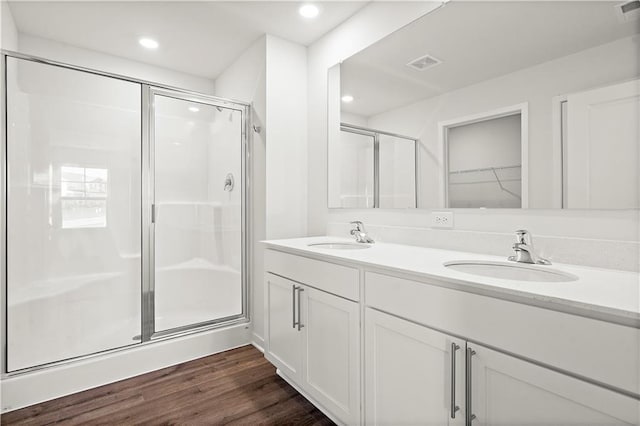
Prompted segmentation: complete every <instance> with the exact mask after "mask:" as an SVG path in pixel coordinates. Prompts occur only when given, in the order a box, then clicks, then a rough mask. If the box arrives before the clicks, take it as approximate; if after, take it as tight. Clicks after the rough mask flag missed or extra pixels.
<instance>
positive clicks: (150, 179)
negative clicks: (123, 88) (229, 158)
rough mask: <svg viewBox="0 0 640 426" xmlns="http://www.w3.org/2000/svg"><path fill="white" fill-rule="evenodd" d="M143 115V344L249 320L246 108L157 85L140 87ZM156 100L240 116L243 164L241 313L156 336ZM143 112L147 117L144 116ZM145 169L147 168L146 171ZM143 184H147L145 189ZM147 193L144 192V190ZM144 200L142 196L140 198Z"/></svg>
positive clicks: (240, 104)
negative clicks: (202, 105) (145, 144)
mask: <svg viewBox="0 0 640 426" xmlns="http://www.w3.org/2000/svg"><path fill="white" fill-rule="evenodd" d="M142 92H143V96H142V112H143V122H142V128H143V129H147V132H148V134H147V137H146V138H144V137H143V141H145V140H146V141H147V150H148V151H147V152H146V153H145V152H144V151H143V158H144V159H147V160H148V161H145V164H143V170H142V176H143V184H142V187H143V194H146V195H147V196H148V197H149V199H148V200H147V202H146V203H144V202H143V209H144V206H147V207H148V208H150V209H151V211H150V212H148V214H143V231H142V234H143V245H142V249H143V250H144V246H145V242H147V244H148V248H147V253H149V256H147V257H146V260H148V265H146V267H145V265H144V264H143V271H146V272H147V279H146V280H145V275H144V272H143V279H142V286H143V287H142V288H143V291H142V341H143V342H144V341H146V340H156V339H159V338H163V337H166V336H173V335H176V334H180V333H184V332H189V331H191V330H193V329H201V328H203V327H207V326H211V325H218V326H220V325H221V324H223V325H226V324H233V323H235V322H237V321H238V320H239V319H244V318H248V316H249V314H248V294H247V288H248V286H247V282H246V280H247V277H248V276H249V273H248V268H247V264H248V262H247V247H248V246H249V244H248V241H247V240H246V237H247V236H246V235H245V234H246V233H245V232H244V230H245V229H246V226H247V225H248V222H247V212H248V210H247V203H248V201H249V199H248V196H247V195H248V191H247V188H246V186H247V181H248V174H247V172H248V169H247V161H246V160H247V154H248V150H247V148H248V144H247V143H245V141H246V138H247V136H246V135H247V134H248V122H247V121H248V120H246V119H245V117H248V112H249V109H248V106H247V105H246V104H242V103H230V102H229V101H226V100H223V99H220V98H216V97H212V96H207V95H202V94H195V93H193V92H184V91H176V90H174V89H168V88H165V87H161V86H157V85H143V86H142ZM156 96H164V97H167V98H171V99H174V100H180V101H186V102H194V103H201V104H205V105H209V106H213V107H220V108H223V109H228V110H232V111H239V112H240V113H241V114H242V121H241V122H242V125H241V126H242V140H243V143H242V164H241V173H240V174H241V176H242V179H241V181H242V188H241V191H242V195H241V225H240V226H241V230H242V233H241V234H242V236H241V238H242V244H241V247H242V248H241V250H242V267H241V268H242V271H241V279H242V285H241V287H242V312H241V313H240V314H237V315H232V316H228V317H223V318H217V319H212V320H208V321H203V322H199V323H195V324H188V325H183V326H179V327H175V328H171V329H168V330H162V331H159V332H157V331H156V330H155V260H156V256H155V216H156V209H155V206H156V201H155V117H156V116H155V111H156V108H155V103H154V102H153V100H154V98H155V97H156ZM145 111H146V112H147V114H145ZM145 115H146V116H147V117H146V120H145V117H144V116H145ZM145 165H146V166H147V167H148V169H147V170H145ZM145 180H146V181H147V184H146V186H145V183H144V182H145ZM145 189H146V190H147V191H146V192H144V190H145ZM143 196H144V195H143ZM144 218H147V219H149V223H148V224H146V223H144ZM145 230H146V231H147V232H148V236H147V237H145V236H144V233H145Z"/></svg>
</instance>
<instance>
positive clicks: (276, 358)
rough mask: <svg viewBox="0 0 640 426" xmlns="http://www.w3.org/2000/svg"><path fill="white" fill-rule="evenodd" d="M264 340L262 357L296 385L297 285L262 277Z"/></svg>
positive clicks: (299, 339) (299, 344)
mask: <svg viewBox="0 0 640 426" xmlns="http://www.w3.org/2000/svg"><path fill="white" fill-rule="evenodd" d="M265 283H266V289H265V290H266V291H265V294H266V305H267V306H266V316H267V339H266V351H265V357H266V358H267V359H268V360H269V361H271V362H272V363H273V364H274V365H275V366H276V367H278V368H279V369H280V371H282V372H283V373H284V374H286V375H287V376H288V377H289V378H291V379H293V380H296V381H299V380H300V371H301V368H300V366H301V363H302V355H301V354H302V352H301V350H302V332H301V330H299V329H298V327H297V324H296V320H297V315H298V312H299V311H298V299H297V296H298V290H297V289H299V288H300V285H299V284H296V283H294V282H293V281H289V280H287V279H285V278H282V277H278V276H276V275H273V274H265Z"/></svg>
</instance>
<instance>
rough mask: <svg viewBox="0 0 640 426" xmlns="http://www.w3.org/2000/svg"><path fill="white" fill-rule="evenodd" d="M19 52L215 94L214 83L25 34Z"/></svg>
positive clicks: (201, 78) (19, 39) (20, 41)
mask: <svg viewBox="0 0 640 426" xmlns="http://www.w3.org/2000/svg"><path fill="white" fill-rule="evenodd" d="M18 51H19V52H20V53H24V54H28V55H33V56H39V57H42V58H45V59H51V60H54V61H59V62H64V63H68V64H71V65H77V66H82V67H86V68H92V69H96V70H100V71H105V72H108V73H113V74H120V75H123V76H127V77H133V78H136V79H139V80H145V81H149V82H152V83H159V84H163V85H167V86H172V87H176V88H180V89H186V90H192V91H194V92H200V93H205V94H213V93H214V87H215V84H214V81H213V79H207V78H203V77H198V76H194V75H190V74H186V73H183V72H179V71H173V70H170V69H167V68H161V67H158V66H155V65H149V64H145V63H142V62H136V61H132V60H130V59H124V58H120V57H117V56H112V55H108V54H105V53H101V52H97V51H94V50H89V49H84V48H80V47H75V46H71V45H68V44H64V43H59V42H56V41H52V40H47V39H44V38H40V37H34V36H31V35H28V34H23V33H20V34H19V36H18Z"/></svg>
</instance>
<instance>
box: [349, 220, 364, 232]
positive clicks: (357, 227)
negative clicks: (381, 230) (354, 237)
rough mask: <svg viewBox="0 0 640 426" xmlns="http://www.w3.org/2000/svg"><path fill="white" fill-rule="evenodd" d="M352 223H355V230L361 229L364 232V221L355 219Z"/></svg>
mask: <svg viewBox="0 0 640 426" xmlns="http://www.w3.org/2000/svg"><path fill="white" fill-rule="evenodd" d="M351 224H352V225H355V227H356V228H355V230H356V231H361V232H364V224H363V223H362V222H360V221H359V220H354V221H353V222H351Z"/></svg>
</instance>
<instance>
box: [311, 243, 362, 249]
mask: <svg viewBox="0 0 640 426" xmlns="http://www.w3.org/2000/svg"><path fill="white" fill-rule="evenodd" d="M307 245H308V246H309V247H315V248H321V249H330V250H361V249H366V248H369V247H371V244H365V243H342V242H337V243H315V244H307Z"/></svg>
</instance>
